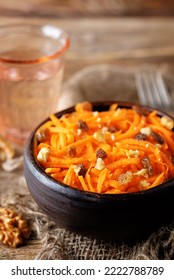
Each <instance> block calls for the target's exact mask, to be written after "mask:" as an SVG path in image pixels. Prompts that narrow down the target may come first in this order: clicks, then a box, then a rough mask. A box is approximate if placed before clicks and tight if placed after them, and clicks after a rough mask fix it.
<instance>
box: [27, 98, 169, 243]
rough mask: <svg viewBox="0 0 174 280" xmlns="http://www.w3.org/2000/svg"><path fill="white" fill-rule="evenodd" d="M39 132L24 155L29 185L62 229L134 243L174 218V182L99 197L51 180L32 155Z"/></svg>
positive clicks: (99, 106)
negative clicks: (138, 190)
mask: <svg viewBox="0 0 174 280" xmlns="http://www.w3.org/2000/svg"><path fill="white" fill-rule="evenodd" d="M118 103H119V106H120V107H127V108H129V107H131V106H132V104H130V103H123V102H118ZM111 104H112V102H109V101H108V102H98V103H93V108H94V110H95V111H96V110H98V111H102V110H107V109H108V108H109V106H110V105H111ZM143 108H145V109H148V110H152V109H150V108H146V107H143ZM73 110H74V108H73V107H72V108H69V109H67V110H64V111H61V112H59V113H57V116H58V117H60V116H61V115H62V114H66V113H70V112H72V111H73ZM159 114H161V115H164V114H163V113H161V112H159ZM36 130H37V128H36ZM36 130H35V131H33V133H32V134H31V136H30V138H29V140H28V142H27V144H26V147H25V152H24V171H25V177H26V181H27V184H28V188H29V190H30V192H31V195H32V196H33V198H34V199H35V201H36V202H37V204H38V205H39V206H40V208H41V209H42V210H43V211H44V212H45V213H46V214H47V215H48V216H49V217H50V218H52V219H53V220H54V221H55V222H56V223H57V224H58V225H60V226H61V227H64V228H66V229H68V230H70V231H74V232H77V233H80V234H83V235H86V236H91V237H94V238H98V239H105V240H116V241H121V240H127V241H129V240H130V241H132V240H136V239H140V238H143V237H144V236H146V235H147V234H150V233H151V232H152V231H154V230H156V229H157V228H159V227H160V226H162V225H166V224H168V223H170V221H171V220H172V219H173V218H174V214H173V213H174V179H170V180H168V181H167V182H165V183H163V184H161V185H159V186H157V187H154V188H151V189H149V190H146V191H141V192H135V193H127V194H96V193H90V192H84V191H80V190H77V189H74V188H72V187H69V186H67V185H65V184H63V183H59V182H57V181H55V180H54V179H52V178H50V177H49V176H48V175H46V173H45V172H44V171H43V170H42V168H41V167H40V166H39V165H38V163H37V162H36V160H35V158H34V155H33V143H34V134H35V132H36Z"/></svg>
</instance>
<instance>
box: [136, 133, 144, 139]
mask: <svg viewBox="0 0 174 280" xmlns="http://www.w3.org/2000/svg"><path fill="white" fill-rule="evenodd" d="M135 139H137V140H146V139H147V135H145V134H143V133H138V134H136V135H135Z"/></svg>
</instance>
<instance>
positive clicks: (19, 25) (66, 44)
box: [0, 23, 70, 64]
mask: <svg viewBox="0 0 174 280" xmlns="http://www.w3.org/2000/svg"><path fill="white" fill-rule="evenodd" d="M44 27H49V28H53V29H54V30H57V32H59V33H61V34H63V38H64V43H63V44H62V46H61V47H60V48H59V49H58V50H57V51H55V52H53V53H51V54H48V55H43V56H40V57H39V58H31V59H15V58H8V57H5V56H3V55H2V54H1V53H0V62H4V63H15V64H38V63H43V62H47V61H49V60H52V59H55V58H58V57H60V56H61V55H63V54H64V53H65V52H66V50H67V49H68V48H69V46H70V38H69V35H68V33H67V32H66V31H64V30H63V29H62V28H60V27H58V26H55V25H52V24H22V23H17V24H13V25H12V24H9V25H1V26H0V38H1V34H2V33H3V32H4V34H6V32H7V29H15V28H19V29H20V28H21V29H24V28H30V29H32V28H35V29H38V30H40V31H42V32H43V30H42V29H43V28H44ZM43 35H44V34H43ZM50 38H51V37H50ZM57 39H58V38H57ZM58 40H59V39H58Z"/></svg>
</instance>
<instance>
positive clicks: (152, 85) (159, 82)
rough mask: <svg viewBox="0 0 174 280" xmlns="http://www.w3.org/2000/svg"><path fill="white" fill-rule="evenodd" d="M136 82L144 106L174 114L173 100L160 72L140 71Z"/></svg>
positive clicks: (136, 76) (136, 75)
mask: <svg viewBox="0 0 174 280" xmlns="http://www.w3.org/2000/svg"><path fill="white" fill-rule="evenodd" d="M135 82H136V86H137V89H138V97H139V100H140V102H141V103H142V104H144V105H150V106H152V107H154V108H155V107H156V108H158V109H160V110H162V111H166V112H168V113H171V114H173V113H174V104H173V100H172V98H171V96H170V94H169V92H168V90H167V87H166V85H165V82H164V80H163V77H162V75H161V73H160V72H159V71H157V72H156V71H150V72H149V71H145V70H144V71H143V70H142V71H138V72H137V73H136V74H135Z"/></svg>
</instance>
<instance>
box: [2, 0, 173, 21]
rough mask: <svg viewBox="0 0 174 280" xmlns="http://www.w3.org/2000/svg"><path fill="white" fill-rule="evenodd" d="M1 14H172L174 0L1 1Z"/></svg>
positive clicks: (55, 15)
mask: <svg viewBox="0 0 174 280" xmlns="http://www.w3.org/2000/svg"><path fill="white" fill-rule="evenodd" d="M0 12H1V15H10V16H16V15H21V16H23V15H25V16H52V17H53V16H54V17H61V18H62V17H69V16H75V17H77V16H79V17H80V16H152V15H153V16H173V15H174V1H173V0H165V1H164V0H150V1H147V0H132V1H131V0H29V1H23V0H15V1H13V0H6V1H4V0H0Z"/></svg>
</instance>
